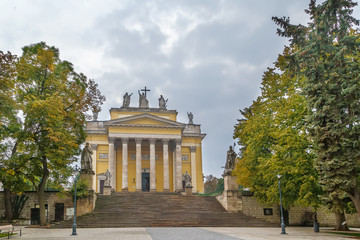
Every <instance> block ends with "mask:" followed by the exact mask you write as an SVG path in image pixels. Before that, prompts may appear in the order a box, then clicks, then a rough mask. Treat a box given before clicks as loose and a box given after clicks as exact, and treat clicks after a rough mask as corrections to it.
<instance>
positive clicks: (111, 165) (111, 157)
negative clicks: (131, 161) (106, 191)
mask: <svg viewBox="0 0 360 240" xmlns="http://www.w3.org/2000/svg"><path fill="white" fill-rule="evenodd" d="M109 172H110V175H111V182H110V185H111V189H114V190H116V151H115V138H109Z"/></svg>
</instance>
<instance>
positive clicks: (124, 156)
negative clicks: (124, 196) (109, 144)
mask: <svg viewBox="0 0 360 240" xmlns="http://www.w3.org/2000/svg"><path fill="white" fill-rule="evenodd" d="M121 141H122V190H123V191H128V142H129V138H121Z"/></svg>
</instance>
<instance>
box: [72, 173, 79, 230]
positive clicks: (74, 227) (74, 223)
mask: <svg viewBox="0 0 360 240" xmlns="http://www.w3.org/2000/svg"><path fill="white" fill-rule="evenodd" d="M77 172H78V167H77V166H76V167H75V192H74V222H73V228H72V230H73V231H72V234H71V235H77V234H76V191H77V187H76V183H77Z"/></svg>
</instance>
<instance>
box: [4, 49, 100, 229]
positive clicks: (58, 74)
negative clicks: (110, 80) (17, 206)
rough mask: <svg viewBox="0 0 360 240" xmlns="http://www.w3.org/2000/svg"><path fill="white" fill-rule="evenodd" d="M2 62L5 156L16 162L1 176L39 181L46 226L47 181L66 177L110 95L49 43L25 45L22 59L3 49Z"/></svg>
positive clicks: (12, 162) (5, 160)
mask: <svg viewBox="0 0 360 240" xmlns="http://www.w3.org/2000/svg"><path fill="white" fill-rule="evenodd" d="M0 64H1V65H0V66H1V68H3V67H4V69H5V71H4V72H2V73H1V75H0V77H1V78H0V80H1V82H0V93H6V94H0V95H3V96H1V97H3V98H4V101H6V106H7V107H3V106H4V105H3V104H0V111H1V112H0V114H1V115H0V121H1V122H0V123H1V125H0V127H1V129H6V131H0V137H1V138H0V150H1V152H0V160H1V161H2V162H6V163H7V164H12V165H10V166H9V167H8V166H7V165H4V168H3V169H2V170H1V171H0V177H1V178H2V179H5V178H12V176H16V177H17V176H20V177H22V179H21V181H18V182H19V183H21V182H26V180H28V181H30V182H31V183H32V184H33V186H34V187H35V189H36V191H37V192H38V197H39V204H40V220H41V224H42V225H44V224H45V222H44V221H45V207H44V204H45V200H44V195H43V192H44V190H45V188H46V183H47V180H48V179H51V180H52V181H53V182H56V183H57V184H58V185H61V184H62V183H65V182H66V180H67V179H68V177H69V175H70V174H71V173H72V171H71V167H70V166H71V163H72V162H74V161H76V159H75V158H74V156H75V155H78V154H79V153H80V148H79V146H80V145H81V144H82V143H83V142H84V140H85V134H86V133H85V120H86V118H90V114H89V113H88V112H89V111H90V110H92V111H97V112H98V111H100V110H101V108H100V105H101V104H102V103H103V101H105V97H104V96H102V95H101V93H100V91H99V90H98V88H97V84H96V83H95V82H94V81H93V80H91V79H88V78H87V77H86V76H85V75H84V74H82V73H76V72H75V71H74V69H73V66H72V64H71V63H70V62H67V61H63V60H61V59H60V56H59V50H58V49H57V48H55V47H52V46H48V45H46V44H45V43H44V42H40V43H36V44H32V45H29V46H25V47H24V48H23V54H22V56H21V57H20V58H19V59H18V58H16V57H13V56H11V55H10V54H3V53H2V52H0ZM18 113H22V114H23V121H21V120H19V119H17V117H16V115H17V114H18ZM4 156H5V157H4ZM8 160H10V161H8ZM19 173H22V174H19ZM9 182H14V181H9ZM18 182H17V183H18ZM9 186H11V187H12V190H16V189H19V188H18V187H17V186H16V185H11V184H9ZM14 186H15V187H14ZM5 187H6V186H5Z"/></svg>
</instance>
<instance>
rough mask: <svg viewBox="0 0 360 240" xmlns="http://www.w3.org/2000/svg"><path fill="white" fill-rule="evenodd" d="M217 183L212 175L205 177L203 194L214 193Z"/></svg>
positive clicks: (216, 179)
mask: <svg viewBox="0 0 360 240" xmlns="http://www.w3.org/2000/svg"><path fill="white" fill-rule="evenodd" d="M217 183H218V178H217V177H215V176H213V175H211V174H210V175H207V176H205V183H204V192H205V194H211V193H214V192H215V189H216V186H217Z"/></svg>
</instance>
